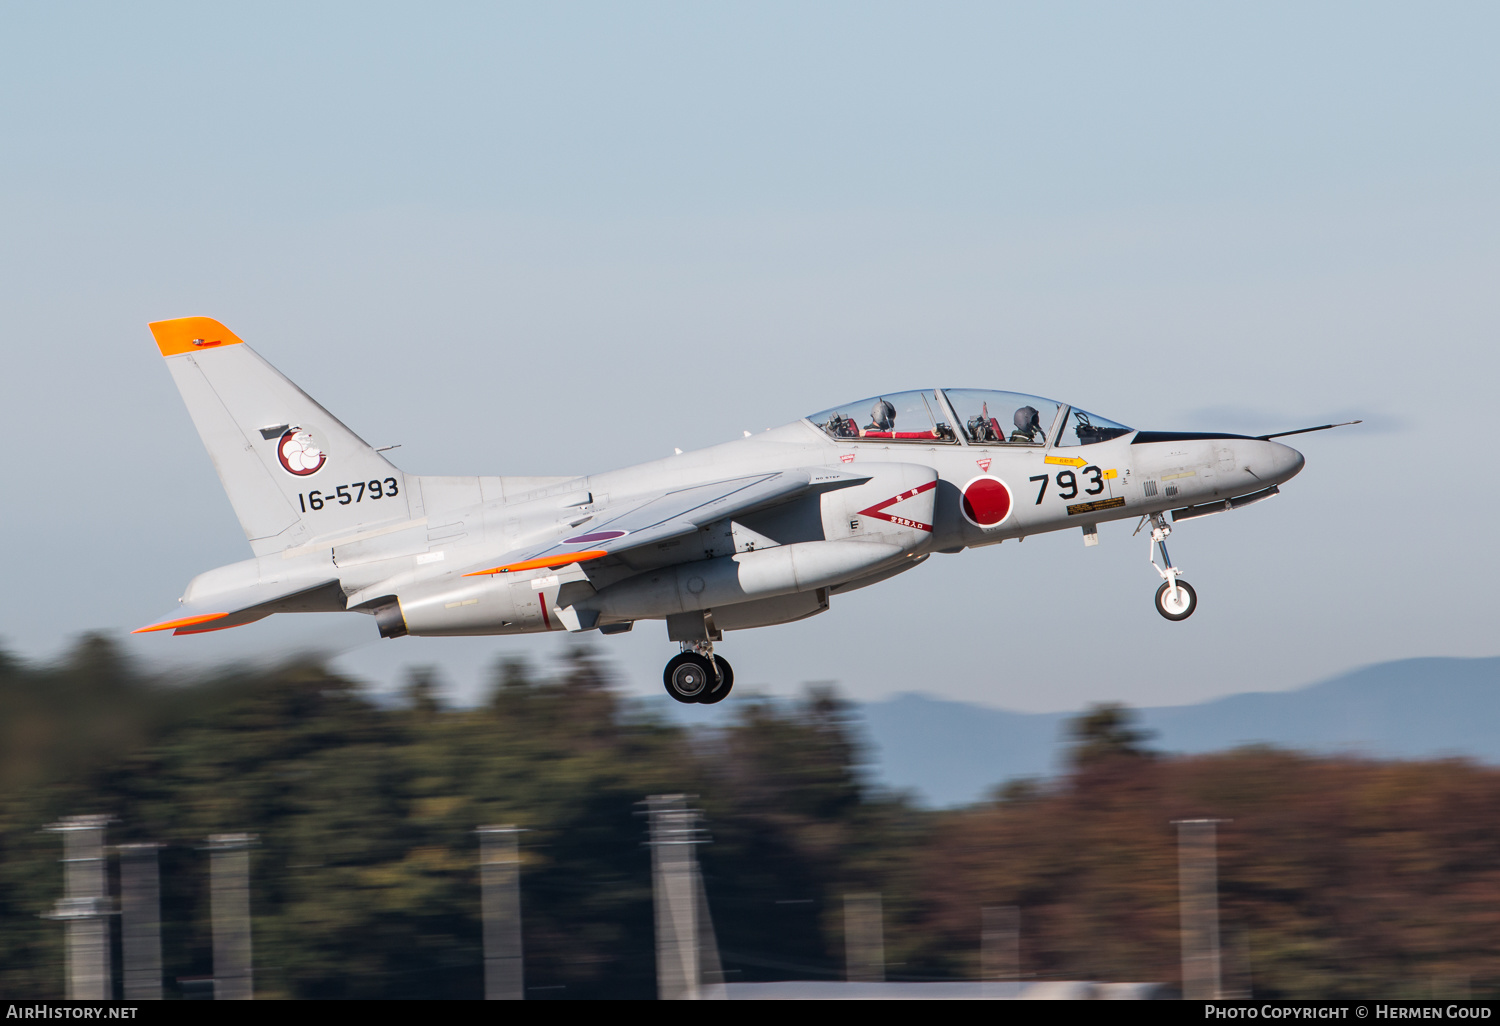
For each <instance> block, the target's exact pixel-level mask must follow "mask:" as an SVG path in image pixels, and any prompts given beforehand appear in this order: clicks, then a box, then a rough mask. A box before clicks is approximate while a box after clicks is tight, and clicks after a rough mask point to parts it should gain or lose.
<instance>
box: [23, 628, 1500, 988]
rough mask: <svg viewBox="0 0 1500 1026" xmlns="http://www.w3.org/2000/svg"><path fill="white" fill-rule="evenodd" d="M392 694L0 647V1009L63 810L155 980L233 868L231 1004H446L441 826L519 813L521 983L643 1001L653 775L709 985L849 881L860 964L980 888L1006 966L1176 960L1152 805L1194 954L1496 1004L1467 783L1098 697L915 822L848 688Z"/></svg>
mask: <svg viewBox="0 0 1500 1026" xmlns="http://www.w3.org/2000/svg"><path fill="white" fill-rule="evenodd" d="M440 692H441V688H440V686H439V682H438V681H437V680H436V678H435V677H434V675H433V673H432V672H431V671H428V670H416V671H413V672H412V674H411V677H410V681H409V684H408V686H407V687H406V689H405V690H404V692H403V694H402V696H401V699H400V701H399V702H397V703H395V704H378V703H374V702H371V701H370V700H368V699H367V697H366V696H364V695H363V694H362V693H361V690H360V688H359V686H358V685H357V684H356V683H355V682H353V681H350V680H347V679H344V678H341V677H339V676H338V675H336V674H333V673H331V672H329V670H328V669H327V668H326V667H324V666H322V665H319V664H318V663H315V662H308V663H297V664H290V665H286V666H282V667H279V668H275V669H269V670H266V669H261V670H250V669H244V670H239V671H227V672H221V673H216V674H206V675H200V676H197V677H194V678H192V679H184V680H172V679H158V678H155V677H152V676H151V675H148V674H143V673H141V672H140V671H139V670H137V669H136V668H133V667H132V666H131V665H130V664H129V663H128V661H127V660H125V659H124V658H123V657H122V655H121V654H120V652H119V651H118V650H117V649H116V648H115V647H114V646H113V645H112V644H110V643H109V642H108V641H107V640H105V639H102V638H98V637H90V638H85V639H83V640H82V641H81V642H80V643H79V645H78V646H77V647H76V649H75V650H74V651H73V652H72V653H70V654H69V655H68V656H67V657H66V658H64V659H63V660H61V661H59V662H58V663H57V664H56V665H54V666H45V667H31V666H27V665H24V664H22V663H20V662H18V661H16V660H14V659H12V658H9V657H7V656H4V655H3V654H0V783H3V787H0V996H3V997H7V998H32V999H36V998H56V997H59V996H61V992H62V988H63V951H62V928H61V927H60V926H59V925H58V924H57V923H55V922H51V921H48V920H44V919H42V918H40V916H41V914H42V913H44V912H46V911H47V910H48V909H49V908H50V907H51V906H52V904H53V903H54V902H55V901H56V900H57V898H58V897H60V892H61V887H62V873H61V866H60V865H59V864H58V858H59V856H60V855H61V843H60V840H59V838H58V837H57V835H55V834H51V833H44V832H42V829H41V828H42V827H44V826H45V825H46V824H48V823H50V822H53V821H55V820H56V819H58V818H59V817H61V816H64V815H76V814H83V813H106V814H109V815H112V816H114V817H116V822H115V823H114V824H113V825H112V826H111V828H110V840H111V841H112V842H124V841H156V842H160V843H162V844H164V845H165V847H164V848H163V849H162V851H161V868H162V898H163V924H164V938H163V942H164V957H165V962H166V975H167V978H168V989H169V994H172V995H176V994H179V993H180V988H178V987H176V986H174V983H175V981H176V980H177V979H179V978H181V977H192V976H208V975H210V974H211V973H212V938H211V933H210V916H209V907H208V904H209V903H208V855H207V853H206V852H205V851H204V850H203V845H204V843H205V840H206V838H207V837H208V836H209V835H210V834H213V833H220V832H234V833H239V832H247V833H253V834H255V835H257V837H258V838H259V841H258V845H257V846H256V847H255V848H254V849H253V851H252V855H251V873H252V912H253V916H254V953H255V965H256V988H257V992H258V993H259V994H260V995H262V996H266V997H275V996H289V997H328V998H337V997H369V998H389V997H445V996H451V997H477V996H479V995H480V993H481V990H482V950H481V934H480V923H479V878H478V839H477V837H476V836H475V834H474V830H475V828H476V827H478V826H481V825H486V824H512V825H515V826H519V827H523V828H524V829H525V831H526V832H525V833H523V834H522V835H521V857H522V909H523V921H524V931H525V932H524V943H525V950H526V982H527V984H528V985H529V986H530V987H531V988H534V989H533V990H531V991H530V996H533V997H650V996H652V995H653V994H654V993H655V967H654V957H655V956H654V940H653V938H654V929H653V911H652V903H651V890H650V857H649V850H648V849H647V848H646V847H645V846H644V843H643V842H644V841H645V839H646V836H645V833H646V825H645V822H644V818H643V816H642V809H641V806H640V802H641V800H642V799H643V798H645V797H646V796H647V795H651V794H661V793H686V794H690V795H694V796H695V799H694V802H695V804H696V805H697V806H698V807H700V808H701V809H702V810H703V812H704V825H705V827H706V828H707V832H708V834H709V835H710V838H711V843H709V844H706V845H705V846H703V847H702V848H701V849H700V858H701V864H702V867H703V873H704V880H705V885H706V889H707V892H708V896H709V905H710V910H711V914H712V917H713V921H714V926H715V928H716V933H717V937H718V941H719V945H720V950H721V954H722V961H723V963H724V967H725V969H726V970H727V971H728V973H729V974H730V975H729V977H728V978H729V979H730V980H731V981H753V980H767V979H797V978H802V979H807V978H838V977H840V976H841V975H842V952H843V933H842V926H843V924H842V915H843V896H844V895H845V894H847V893H851V892H856V891H877V892H879V893H881V894H882V896H883V899H884V909H885V927H886V935H885V942H886V951H887V957H888V960H889V962H890V963H891V965H890V970H889V975H890V977H891V978H893V979H899V978H907V979H911V978H937V979H941V978H973V976H974V974H975V973H977V971H978V968H979V965H978V962H979V950H978V939H979V938H978V934H979V921H980V909H981V908H983V907H984V906H987V905H1017V906H1019V907H1020V908H1021V924H1022V944H1021V950H1022V958H1023V965H1022V969H1023V971H1024V972H1025V973H1027V974H1028V975H1029V976H1032V977H1035V978H1074V979H1079V978H1083V979H1106V980H1159V981H1166V982H1169V983H1170V982H1175V981H1176V980H1177V978H1178V972H1179V957H1180V952H1179V948H1178V934H1177V929H1178V908H1177V850H1176V835H1175V832H1174V828H1173V827H1172V826H1171V821H1172V820H1174V819H1182V818H1202V817H1215V818H1221V819H1225V820H1229V821H1230V822H1227V823H1225V824H1224V825H1223V826H1221V828H1220V831H1219V881H1220V903H1221V908H1222V911H1223V923H1224V927H1223V933H1224V936H1225V938H1226V952H1225V965H1226V971H1227V974H1228V977H1229V981H1230V984H1231V985H1232V986H1235V985H1238V983H1237V981H1243V980H1244V979H1246V978H1247V977H1248V978H1249V979H1250V980H1252V981H1253V988H1254V992H1255V993H1256V994H1257V995H1258V996H1284V997H1298V998H1302V997H1314V996H1321V997H1330V996H1354V995H1358V996H1366V997H1367V996H1372V995H1387V996H1391V997H1401V996H1431V995H1433V994H1441V993H1452V992H1454V991H1456V990H1463V989H1464V988H1467V989H1468V991H1469V992H1470V993H1473V994H1475V995H1483V994H1494V993H1496V992H1497V991H1500V973H1497V972H1496V971H1495V969H1494V968H1493V967H1494V966H1495V965H1497V964H1500V914H1497V913H1496V912H1495V911H1494V910H1495V909H1500V868H1497V867H1500V858H1497V856H1500V771H1497V770H1495V769H1492V768H1485V767H1478V766H1474V765H1470V764H1467V763H1462V762H1433V763H1394V762H1393V763H1380V762H1371V761H1360V760H1349V759H1327V758H1314V757H1311V756H1305V755H1299V754H1295V753H1289V752H1280V751H1274V750H1264V749H1246V750H1242V751H1237V752H1231V753H1225V754H1221V755H1215V756H1200V757H1194V758H1166V757H1159V756H1156V755H1154V754H1152V753H1150V752H1149V751H1148V750H1147V749H1146V747H1145V742H1146V737H1145V735H1144V734H1143V733H1142V732H1140V731H1139V730H1137V729H1135V728H1134V727H1133V726H1132V723H1131V718H1130V714H1129V712H1128V710H1125V709H1123V708H1122V707H1119V706H1102V707H1096V708H1095V709H1093V710H1091V711H1090V712H1089V713H1087V714H1085V715H1084V716H1082V717H1080V718H1079V719H1078V720H1076V721H1074V723H1073V724H1072V726H1071V728H1070V737H1071V739H1072V741H1073V748H1072V750H1071V754H1072V769H1071V771H1070V772H1069V773H1068V774H1066V775H1065V776H1062V777H1059V778H1056V779H1053V780H1050V781H1037V780H1027V781H1016V782H1012V783H1011V784H1009V785H1006V786H1004V787H1002V788H997V789H996V790H995V792H994V799H993V800H992V801H991V802H987V803H984V804H981V805H978V806H975V807H972V808H968V809H960V810H952V811H946V812H924V811H921V810H918V809H915V808H913V807H912V806H911V805H910V803H909V802H907V801H905V800H904V799H902V798H901V797H900V796H897V795H891V794H889V793H885V792H882V791H881V790H880V789H878V788H876V787H873V786H872V785H871V782H870V779H869V762H870V759H871V755H870V753H869V752H868V750H867V749H866V747H865V745H864V744H863V742H862V739H861V730H860V726H859V723H858V721H857V717H856V715H855V712H854V710H853V709H852V708H851V707H850V706H849V705H848V704H847V703H845V702H844V701H842V700H841V699H839V698H838V697H837V696H836V695H835V694H834V692H833V691H832V690H831V689H828V688H814V689H811V690H809V691H808V693H807V694H806V695H805V696H804V697H803V698H802V699H801V700H800V701H797V702H771V701H768V700H758V699H755V698H754V697H753V696H752V697H748V698H747V697H743V696H739V695H736V696H735V698H734V700H733V701H732V702H731V703H729V704H727V705H725V706H721V707H719V711H720V712H721V713H722V719H721V720H720V723H721V725H720V726H716V727H713V728H698V729H695V730H691V731H690V730H686V729H683V728H680V727H677V726H673V725H671V724H670V723H668V722H666V721H665V720H663V719H661V718H660V717H657V716H654V715H652V714H650V713H649V712H647V711H644V710H643V708H642V707H640V706H638V705H635V704H632V703H630V702H627V701H625V700H623V699H622V698H621V697H620V696H619V694H618V693H617V692H616V691H615V690H614V689H613V688H612V687H611V681H610V674H609V670H608V667H607V665H606V664H604V663H602V662H601V661H600V660H598V659H597V658H596V657H595V656H593V655H592V654H591V653H590V652H589V651H588V650H586V649H582V648H580V649H577V650H574V651H573V652H571V653H570V654H569V655H568V656H567V657H566V659H564V660H563V662H562V665H561V666H560V667H558V668H557V669H556V671H555V672H552V673H545V674H544V673H540V672H538V671H537V670H536V668H534V667H532V666H529V665H527V664H526V663H524V662H519V661H514V660H510V661H505V662H502V663H500V664H499V666H498V667H497V669H496V672H495V676H494V678H493V684H492V689H491V692H490V695H489V697H488V700H487V701H486V702H485V703H484V704H483V705H481V706H479V707H477V708H472V709H455V708H449V707H446V706H444V704H443V703H442V702H441V701H440V700H439V694H440Z"/></svg>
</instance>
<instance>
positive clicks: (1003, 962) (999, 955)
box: [979, 905, 1021, 998]
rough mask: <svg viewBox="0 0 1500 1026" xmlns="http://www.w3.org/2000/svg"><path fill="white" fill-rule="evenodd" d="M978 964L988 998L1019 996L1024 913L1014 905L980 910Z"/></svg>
mask: <svg viewBox="0 0 1500 1026" xmlns="http://www.w3.org/2000/svg"><path fill="white" fill-rule="evenodd" d="M979 961H980V970H981V975H982V976H983V978H984V995H985V997H991V998H1015V997H1019V996H1020V992H1021V910H1020V909H1019V908H1017V907H1016V906H1015V905H996V906H992V907H990V908H985V909H981V910H980V940H979Z"/></svg>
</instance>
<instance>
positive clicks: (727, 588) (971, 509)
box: [137, 317, 1339, 704]
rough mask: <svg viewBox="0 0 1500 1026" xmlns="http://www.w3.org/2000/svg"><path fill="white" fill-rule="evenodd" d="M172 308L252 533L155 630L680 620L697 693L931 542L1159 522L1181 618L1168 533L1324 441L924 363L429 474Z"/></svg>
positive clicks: (167, 344)
mask: <svg viewBox="0 0 1500 1026" xmlns="http://www.w3.org/2000/svg"><path fill="white" fill-rule="evenodd" d="M151 332H152V334H153V336H154V337H155V339H156V343H157V346H158V347H159V348H160V350H161V353H162V355H163V356H164V357H165V358H166V362H167V367H168V369H169V370H170V371H171V374H172V377H173V379H174V380H175V381H176V383H177V387H178V389H179V391H180V392H181V393H182V398H183V400H184V401H185V402H186V403H187V408H188V412H189V413H190V414H191V415H192V418H193V423H194V424H195V425H196V427H197V428H198V433H199V434H200V435H201V436H202V438H203V443H204V445H205V446H206V447H207V448H208V452H209V455H210V456H211V457H212V458H213V462H214V466H215V468H216V469H217V470H218V472H219V479H220V480H221V481H222V482H223V484H224V488H225V490H226V491H227V492H228V493H229V500H230V503H231V504H232V505H233V507H234V511H235V513H236V515H237V516H238V517H239V520H240V525H241V526H242V527H243V528H244V531H245V535H246V537H247V538H248V539H249V540H250V548H251V550H252V552H253V553H254V557H253V558H251V559H247V560H245V561H243V562H240V563H235V564H232V565H230V566H224V567H219V568H218V569H216V570H210V571H208V572H207V573H204V574H200V575H199V576H197V577H195V578H194V579H193V580H192V582H191V583H189V585H188V587H187V591H186V593H185V594H184V595H183V597H182V598H181V600H180V602H181V608H180V609H178V610H176V611H175V612H174V613H173V614H172V615H171V616H170V617H169V618H167V619H164V620H162V621H160V622H157V623H153V624H150V625H149V626H146V627H142V628H140V631H138V632H137V633H140V632H145V631H167V630H170V631H172V632H173V633H174V634H200V633H203V632H206V631H216V630H222V629H224V628H228V627H237V626H240V625H242V624H248V623H253V622H254V621H257V620H260V619H263V618H265V617H267V616H270V615H271V614H272V613H300V612H319V611H354V612H359V613H366V614H369V615H370V616H371V617H373V619H374V621H375V624H376V626H377V627H378V629H379V632H380V635H381V636H382V637H385V638H397V637H401V636H402V635H407V634H411V635H420V636H428V637H430V636H451V635H478V634H527V633H532V632H538V631H564V630H565V631H572V632H575V633H576V632H582V631H594V630H597V631H599V632H600V633H601V634H619V633H622V632H625V631H628V630H630V629H631V628H633V627H634V626H635V624H636V622H637V621H642V620H660V621H665V622H666V628H667V638H668V639H669V641H671V642H678V643H680V645H681V652H680V653H679V654H678V655H676V656H675V657H673V658H672V659H671V660H670V661H669V662H668V663H667V665H666V669H665V671H664V673H663V681H664V684H665V686H666V690H667V693H668V694H670V695H671V696H672V697H673V698H675V699H677V700H678V701H680V702H697V703H704V704H712V703H715V702H719V701H722V700H723V699H724V698H725V697H726V696H727V695H728V694H729V692H730V689H731V688H732V687H733V684H734V672H733V670H732V669H731V667H730V665H729V663H728V661H727V660H725V659H724V657H723V656H721V655H718V654H716V653H715V652H714V643H715V642H717V641H720V640H722V638H723V632H724V631H733V630H743V629H746V628H750V627H764V626H768V625H770V624H779V623H789V622H791V621H793V620H801V619H804V618H806V617H810V616H815V615H817V614H818V613H821V612H823V611H825V610H826V609H828V607H829V604H830V603H831V602H833V600H834V599H835V597H837V596H839V595H842V594H845V593H847V592H850V591H854V590H855V589H858V588H865V587H868V586H870V585H872V584H878V583H880V582H882V581H886V580H888V579H890V578H892V577H895V576H896V575H898V574H902V573H905V572H906V571H908V570H911V569H912V568H913V567H916V566H918V565H919V564H921V563H922V562H923V561H925V560H926V559H927V558H928V557H929V556H930V555H931V554H932V553H934V552H946V553H954V552H960V551H962V550H964V549H966V548H975V547H978V546H981V545H994V544H997V543H999V542H1003V541H1005V540H1006V539H1009V538H1016V539H1020V538H1025V537H1027V536H1029V535H1035V534H1043V533H1046V532H1049V531H1060V530H1066V529H1077V528H1080V527H1081V528H1082V533H1083V538H1084V542H1085V544H1090V545H1091V544H1095V543H1097V541H1098V525H1099V524H1101V523H1103V522H1105V521H1109V520H1122V519H1126V518H1136V517H1138V518H1140V520H1141V524H1140V525H1139V526H1138V527H1137V529H1136V531H1137V533H1138V534H1139V533H1140V531H1141V529H1142V528H1143V527H1145V526H1148V525H1149V527H1150V540H1149V556H1150V559H1151V565H1152V566H1153V567H1155V568H1156V571H1157V573H1158V574H1160V576H1161V579H1162V583H1161V586H1160V587H1159V588H1158V589H1157V591H1156V608H1157V610H1158V611H1159V612H1160V613H1161V615H1162V616H1164V617H1166V618H1167V619H1169V620H1185V619H1187V618H1188V617H1189V616H1191V615H1192V613H1193V611H1194V609H1196V608H1197V604H1198V598H1197V593H1196V592H1195V591H1194V590H1193V588H1192V586H1191V585H1189V584H1188V583H1187V582H1186V581H1184V580H1182V578H1181V571H1180V570H1179V569H1178V568H1177V567H1175V566H1173V565H1172V562H1171V560H1170V559H1169V558H1168V556H1167V549H1166V539H1167V536H1168V535H1169V534H1170V533H1171V530H1172V528H1171V526H1170V524H1171V523H1181V522H1182V521H1184V520H1188V519H1192V518H1195V517H1201V516H1205V515H1208V514H1211V513H1219V512H1223V511H1226V510H1232V509H1238V508H1240V507H1242V506H1247V505H1250V504H1251V503H1255V502H1259V501H1261V500H1262V499H1268V498H1270V497H1271V496H1273V495H1276V494H1277V491H1278V487H1279V486H1280V485H1281V484H1282V483H1283V482H1285V481H1287V480H1288V479H1290V478H1291V477H1293V476H1294V475H1295V474H1296V473H1297V472H1298V471H1300V470H1301V469H1302V464H1303V458H1302V454H1301V453H1299V452H1297V451H1296V450H1295V449H1292V448H1290V447H1288V446H1286V445H1283V444H1281V443H1279V442H1276V441H1274V440H1273V439H1275V438H1277V437H1281V436H1282V435H1289V434H1298V433H1301V432H1300V431H1287V432H1281V433H1279V434H1272V435H1261V436H1259V437H1248V436H1244V435H1231V434H1205V433H1201V432H1198V433H1195V432H1158V431H1138V430H1136V429H1134V428H1129V427H1126V426H1125V425H1123V424H1117V423H1115V422H1114V421H1112V420H1108V419H1106V418H1104V417H1100V416H1097V415H1096V414H1093V413H1089V412H1087V411H1084V410H1080V409H1078V408H1076V407H1073V406H1069V405H1068V404H1067V403H1060V402H1054V401H1053V400H1050V399H1043V398H1040V397H1038V396H1032V395H1022V394H1018V393H1014V392H999V391H987V390H984V389H973V388H937V389H931V388H929V389H920V390H914V391H905V392H889V393H886V394H885V395H881V396H876V397H874V398H871V399H864V400H861V401H859V402H853V403H848V404H846V405H843V406H838V407H835V408H833V409H830V410H824V411H823V412H821V413H815V414H813V415H812V416H810V417H804V418H802V419H800V420H796V421H793V422H792V423H790V424H787V425H785V426H783V427H779V428H775V429H771V430H767V431H765V432H763V433H761V434H758V435H750V434H749V433H748V432H747V433H746V436H745V437H744V438H741V439H735V440H734V441H731V442H726V443H724V444H722V445H716V446H712V447H710V448H707V449H702V450H699V451H697V452H690V453H679V454H677V455H674V456H670V457H668V458H666V459H660V460H656V461H654V462H650V463H642V464H639V465H637V466H633V467H627V468H625V469H623V470H616V471H611V472H608V473H604V474H595V475H592V476H589V477H431V476H420V477H419V476H414V475H410V474H406V473H403V472H402V471H400V470H398V469H397V468H396V467H395V466H393V465H392V464H391V463H390V462H388V461H387V460H386V458H385V457H384V456H382V455H381V451H380V450H376V449H374V448H372V447H371V446H369V445H368V444H366V443H365V442H364V441H362V440H361V439H360V438H358V437H357V436H356V435H355V434H354V433H353V432H352V431H350V430H349V429H348V428H347V427H345V426H344V425H343V424H342V423H340V422H339V421H338V419H337V418H335V417H334V416H333V415H332V414H330V413H329V412H328V411H327V410H325V409H324V408H323V407H322V406H320V405H318V404H317V403H316V402H314V401H313V400H312V399H311V398H310V397H309V396H308V395H307V394H306V393H305V392H303V391H302V390H301V389H299V388H298V387H297V386H296V385H294V384H293V383H292V382H291V381H289V380H288V379H287V378H285V377H283V376H282V375H281V374H280V373H278V372H277V371H276V369H275V368H273V367H272V366H271V365H270V364H269V363H267V362H266V361H265V360H264V359H262V358H261V357H260V356H258V355H257V354H256V353H255V352H254V351H252V350H251V348H250V347H249V346H247V345H245V344H244V343H243V342H241V340H240V339H239V338H238V337H237V336H235V335H234V334H233V333H232V332H231V331H230V330H229V329H228V328H226V327H224V325H222V324H220V323H219V322H218V321H215V320H212V319H210V318H207V317H184V318H179V319H176V320H167V321H158V322H156V323H153V324H152V325H151ZM1335 426H1339V425H1323V426H1322V427H1319V428H1304V429H1301V431H1317V430H1322V429H1323V427H1335ZM1169 512H1170V517H1171V522H1170V523H1169V521H1168V519H1167V514H1168V513H1169ZM1158 549H1159V550H1160V552H1161V564H1160V565H1158V564H1157V562H1156V552H1157V550H1158Z"/></svg>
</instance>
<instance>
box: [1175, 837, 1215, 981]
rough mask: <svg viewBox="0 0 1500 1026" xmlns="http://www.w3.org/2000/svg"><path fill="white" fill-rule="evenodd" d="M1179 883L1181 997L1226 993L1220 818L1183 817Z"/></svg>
mask: <svg viewBox="0 0 1500 1026" xmlns="http://www.w3.org/2000/svg"><path fill="white" fill-rule="evenodd" d="M1173 822H1174V823H1176V825H1177V874H1178V875H1177V887H1178V902H1179V910H1180V914H1181V917H1182V920H1181V922H1182V996H1183V998H1184V999H1186V1000H1189V1001H1217V1000H1219V999H1220V998H1222V997H1223V987H1222V983H1221V969H1220V957H1219V871H1218V849H1217V843H1216V836H1215V827H1216V825H1217V824H1219V823H1222V822H1224V820H1219V819H1179V820H1173Z"/></svg>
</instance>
